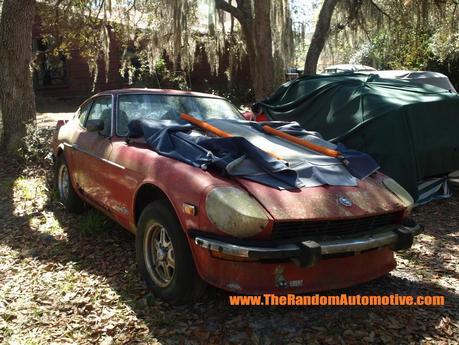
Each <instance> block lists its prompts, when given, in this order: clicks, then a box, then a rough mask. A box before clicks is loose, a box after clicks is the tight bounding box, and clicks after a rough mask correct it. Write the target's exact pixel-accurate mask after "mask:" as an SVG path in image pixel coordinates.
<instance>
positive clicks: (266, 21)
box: [215, 0, 275, 100]
mask: <svg viewBox="0 0 459 345" xmlns="http://www.w3.org/2000/svg"><path fill="white" fill-rule="evenodd" d="M215 5H216V8H218V9H220V10H223V11H226V12H228V13H230V14H231V15H232V16H233V17H234V18H236V19H237V20H238V21H239V23H240V25H241V29H242V34H243V38H244V43H245V45H246V48H247V55H248V57H249V67H250V75H251V77H252V81H253V88H254V91H255V97H256V99H257V100H260V99H263V98H265V97H267V96H269V95H270V94H271V93H272V92H273V90H274V87H275V85H274V75H275V74H274V59H273V53H272V36H271V18H270V7H271V0H254V1H253V4H252V0H238V1H237V7H234V6H232V5H230V4H229V3H228V2H226V1H224V0H215ZM252 5H253V10H252Z"/></svg>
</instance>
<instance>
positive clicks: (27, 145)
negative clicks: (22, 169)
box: [18, 124, 54, 166]
mask: <svg viewBox="0 0 459 345" xmlns="http://www.w3.org/2000/svg"><path fill="white" fill-rule="evenodd" d="M26 131H27V134H26V136H25V137H24V140H23V145H22V146H21V147H20V148H19V150H18V153H19V157H20V158H22V159H23V160H24V161H25V162H26V163H27V164H30V165H40V166H44V165H49V164H50V163H51V141H52V138H53V134H54V131H53V129H50V128H39V127H37V126H36V124H29V125H27V126H26Z"/></svg>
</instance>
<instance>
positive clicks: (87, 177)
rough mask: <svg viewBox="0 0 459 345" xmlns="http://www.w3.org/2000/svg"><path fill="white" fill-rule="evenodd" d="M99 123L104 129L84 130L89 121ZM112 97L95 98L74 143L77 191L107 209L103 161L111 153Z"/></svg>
mask: <svg viewBox="0 0 459 345" xmlns="http://www.w3.org/2000/svg"><path fill="white" fill-rule="evenodd" d="M94 120H102V121H103V123H104V128H103V129H102V130H101V131H97V132H93V131H89V130H88V129H87V124H88V122H89V121H94ZM112 123H113V97H112V96H111V95H106V96H105V95H104V96H100V97H97V98H94V99H93V101H92V105H91V108H90V110H89V112H88V115H87V117H86V120H85V122H84V125H83V126H82V127H83V128H82V131H81V132H80V134H79V135H78V138H77V140H76V141H75V143H74V144H73V149H74V150H75V153H76V155H75V156H76V162H75V163H76V165H77V166H78V168H79V169H78V170H79V174H78V187H79V189H80V191H81V192H82V193H83V194H84V195H85V196H86V197H87V198H88V199H90V200H91V201H93V202H94V203H95V204H97V205H98V206H99V207H102V208H104V209H107V204H108V201H109V200H110V190H109V188H107V186H106V183H105V181H106V177H105V174H106V172H107V166H106V164H107V163H106V161H107V159H108V157H109V156H110V153H111V151H112V146H113V145H112V141H111V138H112V132H113V129H112Z"/></svg>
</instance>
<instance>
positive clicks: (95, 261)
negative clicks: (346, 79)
mask: <svg viewBox="0 0 459 345" xmlns="http://www.w3.org/2000/svg"><path fill="white" fill-rule="evenodd" d="M48 171H49V169H44V168H36V169H35V170H32V171H30V170H27V169H23V168H22V167H21V166H19V165H17V164H14V163H12V162H11V161H10V160H8V159H6V158H5V157H1V158H0V343H2V344H30V345H32V344H333V345H334V344H368V343H374V344H457V339H459V330H458V326H459V325H458V323H459V321H458V311H459V298H458V297H459V295H458V294H459V266H458V265H459V264H458V259H459V236H458V228H459V190H457V191H456V196H455V197H453V198H451V199H449V200H443V201H438V202H434V203H431V204H429V205H426V206H423V207H420V208H418V209H417V210H416V211H415V213H414V217H415V218H416V219H417V220H418V221H419V222H421V223H423V224H424V225H425V233H424V234H422V235H421V236H419V238H418V240H417V242H416V244H415V245H414V247H413V248H412V249H411V250H409V251H407V252H406V253H404V254H401V255H398V257H397V259H398V267H397V269H396V270H395V271H393V272H392V273H391V274H389V275H388V276H386V277H383V278H380V279H377V280H375V281H372V282H369V283H366V284H362V285H360V286H356V287H353V288H350V289H344V290H339V291H335V292H330V293H332V294H334V293H348V294H362V295H365V294H366V295H375V294H394V293H398V294H401V295H402V294H404V295H425V294H431V295H436V294H440V295H444V296H446V305H445V306H444V307H394V306H392V307H301V308H300V307H295V308H291V307H231V306H229V305H228V294H227V293H225V292H223V291H220V290H217V289H213V288H209V289H208V291H207V293H206V295H205V298H204V299H203V300H202V301H201V302H199V303H197V304H195V305H192V306H183V307H171V306H169V305H167V304H165V303H162V302H160V301H158V300H156V299H155V297H154V296H152V295H151V294H150V292H149V291H148V290H147V289H146V288H145V285H144V283H143V282H142V281H141V280H140V279H139V276H138V272H137V268H136V263H135V255H134V238H133V236H132V235H130V234H129V233H127V232H126V231H123V230H122V229H120V228H119V227H118V226H116V225H115V224H114V223H112V222H111V221H109V220H107V219H106V218H105V217H103V216H101V215H100V214H99V213H97V212H95V211H88V212H86V213H84V214H83V215H79V216H74V215H70V214H69V213H68V212H67V211H66V210H65V209H64V208H63V207H62V206H61V205H60V204H59V203H58V202H56V201H55V197H54V196H53V191H52V188H51V186H50V174H49V172H48Z"/></svg>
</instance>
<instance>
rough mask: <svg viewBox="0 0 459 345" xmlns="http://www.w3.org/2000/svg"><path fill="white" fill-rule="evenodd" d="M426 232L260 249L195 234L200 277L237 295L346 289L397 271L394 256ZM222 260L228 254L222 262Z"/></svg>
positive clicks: (387, 232)
mask: <svg viewBox="0 0 459 345" xmlns="http://www.w3.org/2000/svg"><path fill="white" fill-rule="evenodd" d="M421 230H422V227H421V226H419V225H417V224H415V223H412V224H410V225H409V226H407V225H406V224H405V225H404V226H393V227H392V228H387V227H386V228H383V229H378V231H376V232H375V233H374V234H373V235H372V236H367V237H360V238H353V239H347V240H339V241H328V242H321V241H303V242H299V243H294V242H291V243H286V242H283V243H274V242H268V243H263V244H261V243H260V244H257V245H256V242H255V241H252V242H250V241H240V242H239V243H238V242H235V241H229V240H222V239H218V238H211V237H209V236H204V233H202V232H201V233H198V232H196V233H191V234H190V235H191V236H190V242H191V243H190V244H191V245H192V252H193V256H194V259H195V263H196V267H197V270H198V272H199V275H200V276H201V277H202V278H203V279H204V280H205V281H206V282H208V283H209V284H211V285H213V286H216V287H219V288H221V289H225V290H228V291H232V292H237V293H246V294H262V293H280V294H282V293H304V292H311V291H315V292H317V291H324V290H330V289H338V288H345V287H348V286H353V285H356V284H359V283H363V282H367V281H369V280H372V279H375V278H377V277H380V276H382V275H384V274H387V273H388V272H390V271H391V270H393V269H394V268H395V265H396V263H395V259H394V251H395V250H402V249H407V248H409V247H410V246H411V244H412V241H413V237H414V236H415V235H417V234H418V233H419V232H420V231H421ZM221 254H224V256H223V257H222V256H221Z"/></svg>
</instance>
